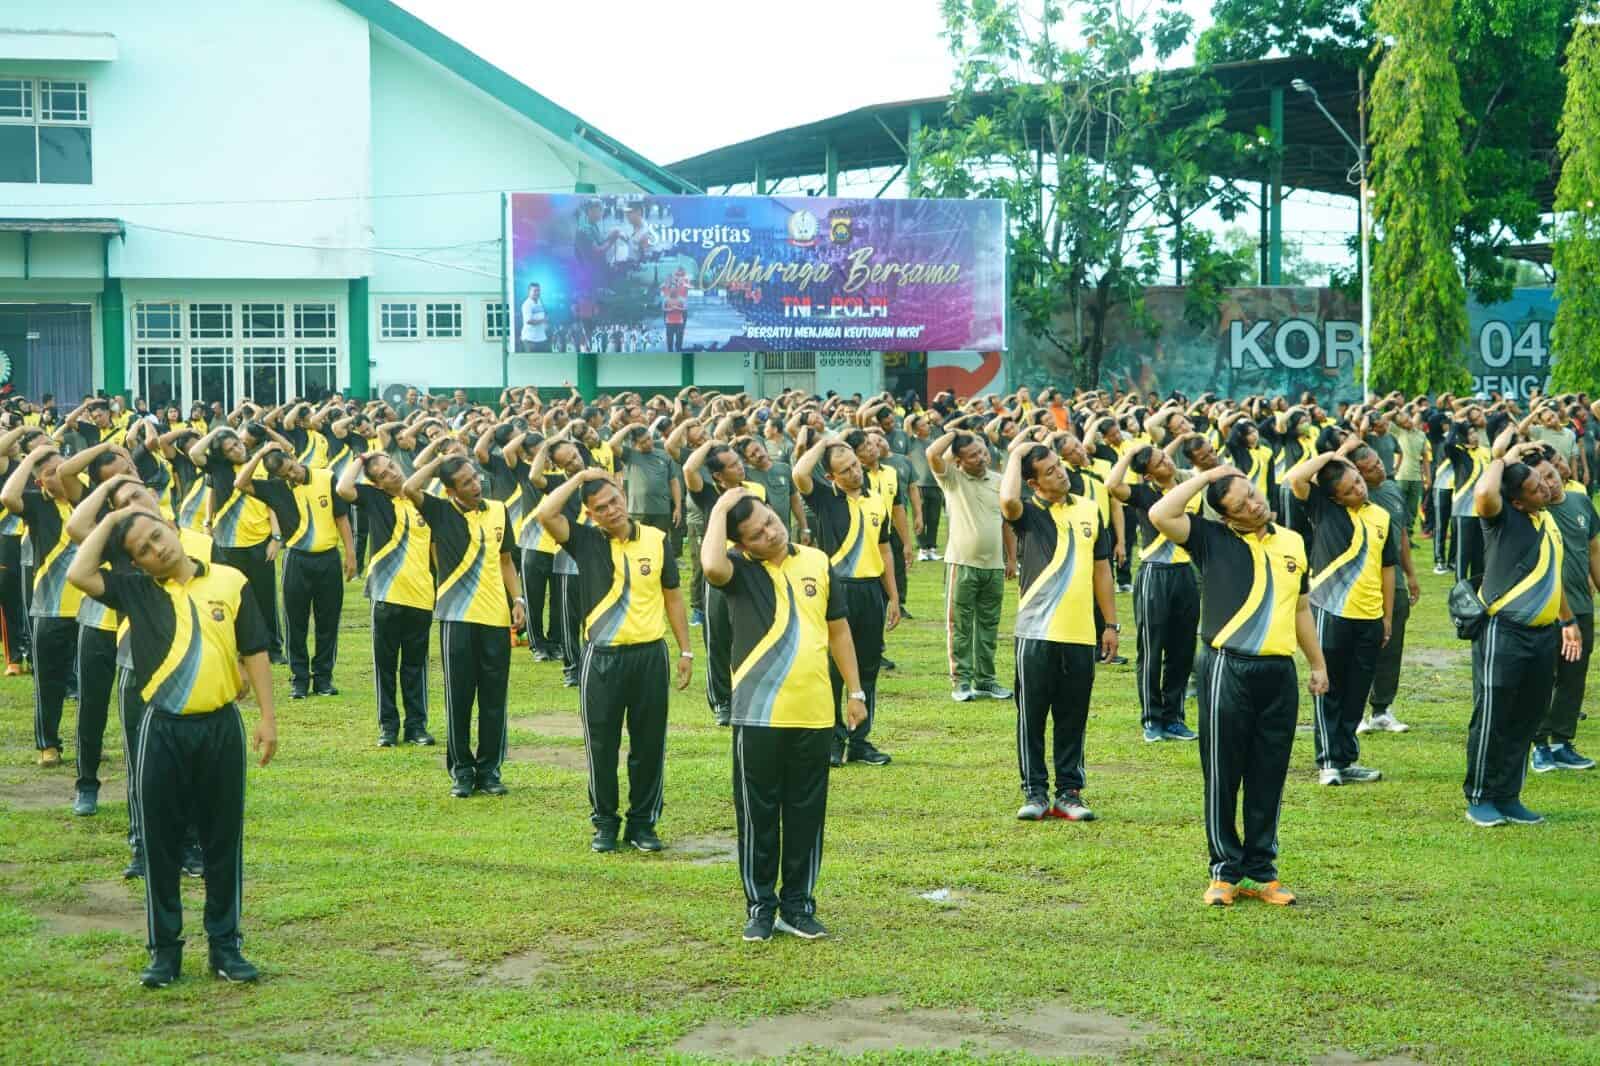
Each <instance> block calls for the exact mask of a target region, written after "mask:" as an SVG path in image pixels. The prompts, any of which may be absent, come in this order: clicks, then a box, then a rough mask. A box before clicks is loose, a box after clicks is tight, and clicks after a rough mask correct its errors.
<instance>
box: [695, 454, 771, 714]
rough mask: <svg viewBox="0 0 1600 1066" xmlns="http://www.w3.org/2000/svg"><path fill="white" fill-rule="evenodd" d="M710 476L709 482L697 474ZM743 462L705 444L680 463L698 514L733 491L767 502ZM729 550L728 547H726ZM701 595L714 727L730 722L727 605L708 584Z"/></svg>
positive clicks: (763, 488)
mask: <svg viewBox="0 0 1600 1066" xmlns="http://www.w3.org/2000/svg"><path fill="white" fill-rule="evenodd" d="M701 471H705V472H707V473H709V474H710V475H711V476H710V478H709V480H708V479H707V478H706V477H705V476H704V475H703V474H702V473H701ZM744 477H745V467H744V460H743V459H741V458H740V457H739V453H738V452H737V451H735V450H734V449H733V448H732V447H730V446H729V445H726V444H722V443H719V442H717V441H714V440H707V441H706V442H705V443H704V444H702V445H700V447H698V448H696V449H695V450H694V451H693V452H692V453H690V455H689V456H688V457H687V458H685V459H684V461H683V484H684V487H685V488H687V489H688V490H689V498H690V499H691V500H693V501H694V504H695V506H696V507H698V508H700V513H701V514H703V515H708V514H710V513H711V508H713V507H715V506H716V505H717V497H718V496H720V495H722V494H723V493H724V492H727V491H729V490H731V489H734V488H743V489H744V490H745V491H746V492H748V493H749V494H750V495H752V496H754V497H755V498H756V499H758V500H765V499H766V498H767V487H766V486H765V485H762V484H759V483H758V482H754V481H746V480H745V479H744ZM729 547H732V544H731V543H730V544H729ZM703 591H704V593H705V617H706V623H705V639H706V702H707V703H708V704H710V705H711V716H712V718H713V719H714V720H715V721H716V723H717V724H718V725H728V724H729V723H730V722H731V721H732V711H731V710H730V704H731V703H732V700H733V663H732V659H731V655H732V653H733V632H732V628H731V627H732V624H733V623H732V620H731V616H730V615H729V614H728V605H727V603H726V602H725V601H724V599H723V596H722V591H721V590H720V589H716V588H713V587H712V586H710V585H709V584H708V585H707V586H706V587H705V589H704V590H703Z"/></svg>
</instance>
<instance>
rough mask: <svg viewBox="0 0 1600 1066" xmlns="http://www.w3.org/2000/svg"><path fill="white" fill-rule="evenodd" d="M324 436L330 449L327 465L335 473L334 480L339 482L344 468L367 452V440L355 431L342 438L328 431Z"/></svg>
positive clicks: (325, 431) (324, 432)
mask: <svg viewBox="0 0 1600 1066" xmlns="http://www.w3.org/2000/svg"><path fill="white" fill-rule="evenodd" d="M322 435H323V439H324V440H325V441H326V443H327V447H328V454H327V461H326V464H325V465H326V466H327V468H328V469H329V470H331V471H333V480H334V481H338V480H339V475H341V474H343V473H344V468H345V467H347V466H349V465H350V460H352V459H354V458H355V457H356V456H358V455H360V454H361V453H362V452H364V451H366V450H367V439H366V438H365V437H363V436H361V434H359V433H356V432H354V431H351V432H348V433H346V434H345V435H344V436H342V437H341V436H338V435H337V434H335V433H334V432H333V430H331V429H328V430H324V431H323V434H322Z"/></svg>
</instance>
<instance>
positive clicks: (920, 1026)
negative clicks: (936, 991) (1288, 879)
mask: <svg viewBox="0 0 1600 1066" xmlns="http://www.w3.org/2000/svg"><path fill="white" fill-rule="evenodd" d="M850 1013H851V1018H852V1020H851V1023H850V1024H849V1025H848V1026H841V1025H839V1024H838V1017H837V1016H836V1015H834V1014H832V1013H831V1012H819V1013H815V1014H786V1015H778V1016H775V1017H770V1018H757V1019H754V1020H752V1021H749V1022H743V1023H739V1022H721V1021H718V1022H710V1023H708V1024H706V1025H703V1026H701V1027H700V1028H698V1029H696V1030H694V1031H693V1032H691V1033H689V1034H688V1035H686V1036H685V1037H684V1038H683V1039H682V1040H679V1041H678V1043H677V1050H678V1051H682V1052H690V1053H698V1054H702V1055H712V1056H716V1057H719V1058H734V1059H748V1058H768V1057H778V1056H783V1055H789V1054H792V1053H794V1052H795V1051H798V1050H799V1049H801V1048H807V1047H814V1048H821V1049H823V1050H826V1051H830V1052H834V1053H836V1054H841V1055H861V1054H865V1053H867V1052H871V1051H896V1050H907V1051H958V1050H967V1051H972V1052H979V1053H988V1054H1017V1053H1022V1054H1027V1055H1037V1056H1040V1057H1048V1058H1074V1057H1077V1058H1083V1057H1093V1056H1104V1057H1113V1056H1115V1055H1116V1054H1117V1053H1119V1052H1122V1051H1125V1050H1128V1049H1130V1048H1132V1047H1134V1046H1135V1045H1137V1044H1139V1043H1140V1042H1141V1041H1142V1040H1143V1035H1142V1034H1141V1033H1140V1032H1139V1031H1138V1030H1137V1029H1135V1028H1134V1026H1133V1025H1132V1024H1131V1023H1130V1022H1128V1021H1127V1020H1126V1019H1124V1018H1119V1017H1117V1016H1115V1015H1112V1014H1102V1013H1099V1012H1094V1011H1079V1010H1074V1009H1072V1008H1071V1007H1069V1006H1067V1005H1065V1004H1055V1003H1049V1004H1042V1005H1040V1006H1037V1007H1034V1008H1033V1009H1031V1010H1028V1011H1018V1012H1012V1013H1008V1014H1002V1015H990V1014H984V1013H983V1012H981V1011H974V1010H959V1009H953V1008H949V1009H928V1008H922V1007H912V1008H907V1007H904V1006H902V1005H901V1004H900V1002H899V1001H898V1000H895V999H865V1000H859V1001H857V1002H855V1003H853V1004H852V1005H851V1009H850Z"/></svg>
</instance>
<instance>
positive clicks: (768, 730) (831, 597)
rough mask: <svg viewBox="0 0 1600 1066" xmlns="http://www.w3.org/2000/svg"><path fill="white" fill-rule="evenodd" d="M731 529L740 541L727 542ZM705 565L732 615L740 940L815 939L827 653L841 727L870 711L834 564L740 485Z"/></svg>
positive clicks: (710, 528) (713, 516) (829, 722)
mask: <svg viewBox="0 0 1600 1066" xmlns="http://www.w3.org/2000/svg"><path fill="white" fill-rule="evenodd" d="M839 451H841V452H843V453H844V454H849V449H847V448H843V447H842V446H841V447H840V448H839ZM851 458H852V460H853V459H854V456H851ZM730 538H731V539H732V540H734V541H735V543H736V544H737V545H738V548H737V550H729V549H728V548H727V547H726V544H727V541H728V540H729V539H730ZM700 563H701V568H702V569H703V570H704V571H705V575H706V580H707V581H708V582H710V583H711V585H712V586H714V587H716V588H719V589H722V590H723V592H724V593H725V595H726V596H727V600H728V610H729V612H730V613H731V615H732V616H733V806H734V813H735V815H736V817H737V821H738V826H739V875H740V879H741V880H742V881H743V883H744V897H745V918H746V921H745V927H744V939H745V940H747V941H764V940H769V939H771V937H772V933H773V931H774V929H776V930H777V931H778V932H782V933H788V934H791V935H793V936H798V937H801V938H802V939H806V940H815V939H817V938H819V937H823V936H826V935H827V933H828V931H827V929H826V928H825V927H824V926H823V924H822V923H821V922H820V921H818V920H817V913H816V912H817V901H816V887H817V876H818V874H819V873H820V872H821V869H822V837H823V829H824V826H825V823H826V821H827V808H828V766H829V761H830V760H829V756H830V749H831V748H832V746H833V744H834V739H833V736H834V716H833V715H832V713H830V711H829V709H828V693H829V690H830V688H831V687H832V680H831V678H830V676H829V674H830V670H829V664H830V663H831V666H832V671H833V672H834V673H837V674H838V675H840V676H842V677H843V678H844V682H845V684H846V685H847V686H848V688H849V694H848V697H847V700H846V704H845V710H844V725H845V728H847V729H854V728H855V727H857V726H859V725H861V724H862V723H864V722H865V721H866V718H867V713H868V708H867V694H866V692H865V691H863V689H862V685H861V679H860V676H859V674H858V673H857V670H856V661H855V648H854V645H853V644H852V643H851V637H850V626H849V623H848V622H847V621H846V619H845V612H846V606H845V602H844V597H843V595H842V594H841V590H840V588H839V582H838V580H837V570H836V569H835V566H834V565H833V564H831V563H830V561H829V559H828V556H826V555H825V554H823V553H822V552H821V551H819V550H818V549H816V548H811V547H804V546H800V545H796V544H794V543H792V542H791V541H790V540H789V531H788V528H787V527H786V526H785V525H784V521H783V516H782V515H779V514H778V513H777V512H776V511H774V510H773V509H772V508H771V507H769V506H768V505H767V504H765V503H762V502H761V501H759V500H756V499H754V498H753V497H752V496H751V495H750V494H749V493H748V492H746V491H745V490H744V489H743V488H735V489H733V490H732V491H731V492H726V493H724V494H723V495H721V496H720V497H718V498H717V502H716V504H715V506H713V507H712V509H711V513H710V514H709V515H708V516H707V518H706V534H705V539H704V541H703V543H702V544H701V549H700ZM780 873H781V875H782V879H783V885H782V888H781V889H780V888H779V885H778V879H779V875H780Z"/></svg>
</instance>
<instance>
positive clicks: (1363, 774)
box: [1339, 765, 1383, 785]
mask: <svg viewBox="0 0 1600 1066" xmlns="http://www.w3.org/2000/svg"><path fill="white" fill-rule="evenodd" d="M1339 780H1340V782H1341V783H1342V784H1346V785H1370V784H1371V783H1372V782H1374V781H1381V780H1383V772H1382V771H1381V770H1374V769H1372V768H1370V767H1366V766H1355V765H1351V766H1346V767H1345V768H1344V769H1343V770H1340V771H1339Z"/></svg>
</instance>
